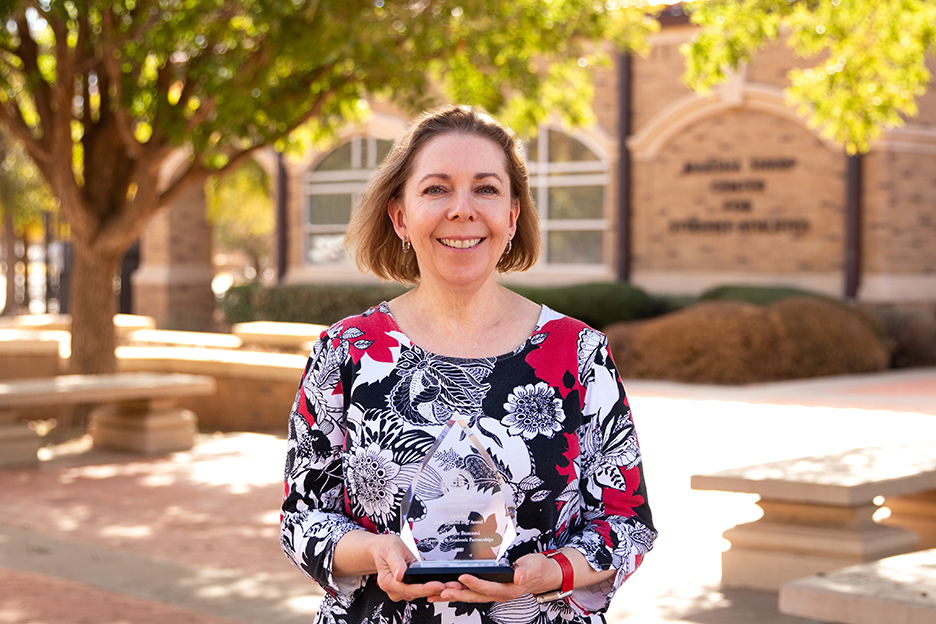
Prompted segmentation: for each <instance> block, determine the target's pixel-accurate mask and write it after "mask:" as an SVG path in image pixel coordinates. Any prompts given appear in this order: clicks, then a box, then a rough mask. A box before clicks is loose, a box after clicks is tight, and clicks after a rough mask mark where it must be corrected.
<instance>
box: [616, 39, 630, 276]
mask: <svg viewBox="0 0 936 624" xmlns="http://www.w3.org/2000/svg"><path fill="white" fill-rule="evenodd" d="M631 87H632V84H631V55H630V54H628V53H627V52H622V53H621V54H619V55H618V170H617V177H618V198H617V199H618V201H617V204H618V219H617V279H618V281H619V282H627V281H630V277H631V252H632V250H631V159H630V150H629V149H628V147H627V138H628V137H629V136H630V132H631V128H630V126H631V97H632V89H631Z"/></svg>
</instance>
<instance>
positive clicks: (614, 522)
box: [565, 330, 657, 613]
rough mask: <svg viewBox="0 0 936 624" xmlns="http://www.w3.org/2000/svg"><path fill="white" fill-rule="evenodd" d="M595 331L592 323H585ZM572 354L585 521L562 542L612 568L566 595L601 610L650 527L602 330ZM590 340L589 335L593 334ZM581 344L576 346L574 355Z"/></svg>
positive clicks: (635, 562)
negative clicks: (579, 391)
mask: <svg viewBox="0 0 936 624" xmlns="http://www.w3.org/2000/svg"><path fill="white" fill-rule="evenodd" d="M592 331H594V330H592ZM594 334H597V335H598V337H599V338H598V345H597V348H594V349H588V352H590V355H589V356H588V357H586V358H584V359H582V358H581V357H580V359H579V375H580V378H581V380H582V382H583V385H584V386H585V399H584V405H583V415H584V421H583V424H582V427H581V429H580V431H579V444H580V445H581V451H582V463H581V473H580V475H579V480H578V488H579V490H578V492H577V493H575V495H576V496H580V497H581V499H580V502H581V505H582V520H583V521H584V523H585V524H584V526H583V527H582V529H581V530H579V531H576V532H575V533H573V534H572V535H571V536H570V539H569V541H568V542H567V543H566V544H565V546H569V547H572V548H575V549H577V550H579V551H580V552H581V553H582V554H583V555H584V556H585V558H586V559H587V560H588V562H589V564H590V565H591V567H592V568H593V569H594V570H596V571H599V570H612V569H613V570H617V574H616V575H615V577H614V578H613V580H609V581H608V582H607V583H603V584H600V585H597V586H591V587H585V588H578V589H576V590H575V591H574V593H573V594H572V596H571V602H572V604H574V605H575V606H577V607H578V608H579V609H581V610H584V611H586V612H590V613H601V612H604V611H606V610H607V608H608V605H609V604H610V602H611V598H612V597H613V595H614V593H615V592H616V591H617V589H618V588H619V587H620V586H621V584H622V583H623V582H624V580H625V579H626V578H627V577H628V576H630V575H631V574H632V573H633V572H634V571H635V570H636V569H637V567H638V566H639V565H640V563H641V561H642V559H643V556H644V555H645V554H646V553H647V552H648V551H649V550H650V549H651V548H652V546H653V541H654V540H655V539H656V536H657V533H656V530H655V529H654V528H653V521H652V518H651V514H650V507H649V505H648V503H647V490H646V486H645V484H644V475H643V467H642V462H641V455H640V448H639V446H638V444H637V435H636V432H635V430H634V423H633V420H632V419H631V411H630V407H629V405H628V402H627V397H626V395H625V393H624V386H623V384H622V383H621V380H620V377H619V376H618V373H617V369H616V368H615V366H614V363H613V361H612V359H611V352H610V350H609V348H608V342H607V338H606V337H604V336H603V335H601V334H598V332H594ZM590 338H591V340H595V336H594V335H592V336H591V337H590ZM581 353H582V350H581V349H580V355H581Z"/></svg>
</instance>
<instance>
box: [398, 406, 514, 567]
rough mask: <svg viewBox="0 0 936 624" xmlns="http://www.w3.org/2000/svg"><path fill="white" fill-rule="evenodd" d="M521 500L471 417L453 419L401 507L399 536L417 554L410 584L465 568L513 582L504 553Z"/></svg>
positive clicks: (420, 469)
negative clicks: (468, 419)
mask: <svg viewBox="0 0 936 624" xmlns="http://www.w3.org/2000/svg"><path fill="white" fill-rule="evenodd" d="M516 517H517V513H516V507H515V505H514V500H513V495H512V492H511V489H510V486H509V485H507V484H505V483H504V481H503V478H502V477H501V474H500V472H499V471H498V470H497V467H496V466H495V464H494V460H493V459H491V456H490V454H489V453H488V452H487V450H486V449H485V448H484V446H483V445H482V444H481V442H480V441H479V440H478V438H477V436H476V435H475V434H474V433H473V432H472V431H471V429H470V428H469V427H468V425H467V424H466V423H465V421H464V420H463V419H462V418H461V417H460V416H458V415H457V414H456V415H453V417H452V418H451V419H450V420H449V421H448V423H447V424H446V425H445V427H444V428H443V429H442V432H441V433H440V434H439V437H438V438H436V441H435V443H434V444H433V446H432V447H431V448H430V449H429V452H428V453H426V458H425V459H424V460H423V462H422V465H421V466H420V467H419V469H418V470H417V471H416V475H415V476H414V477H413V483H412V484H411V485H410V488H409V492H408V493H407V494H406V495H405V496H404V498H403V502H402V504H401V506H400V519H401V522H400V523H401V527H400V537H401V538H402V539H403V542H404V543H405V544H406V545H407V547H409V549H410V550H411V551H412V553H413V555H415V556H416V560H415V561H414V562H413V563H411V564H410V567H409V568H408V569H407V571H406V574H405V575H404V577H403V582H404V583H428V582H429V581H442V582H446V581H456V580H458V577H459V576H460V575H462V574H471V575H472V576H476V577H478V578H481V579H485V580H489V581H497V582H502V583H509V582H510V581H512V580H513V569H512V568H511V567H510V563H509V562H508V561H507V559H506V558H505V557H504V555H505V553H506V552H507V549H508V548H509V547H510V545H511V544H512V543H513V541H514V540H515V539H516V537H517V525H516Z"/></svg>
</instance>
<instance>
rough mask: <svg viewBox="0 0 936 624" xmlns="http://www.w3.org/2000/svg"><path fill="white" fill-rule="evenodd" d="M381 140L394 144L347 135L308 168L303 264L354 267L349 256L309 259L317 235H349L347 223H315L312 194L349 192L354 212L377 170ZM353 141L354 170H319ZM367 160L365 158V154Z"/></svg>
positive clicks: (338, 267) (368, 137) (374, 138)
mask: <svg viewBox="0 0 936 624" xmlns="http://www.w3.org/2000/svg"><path fill="white" fill-rule="evenodd" d="M378 142H386V143H390V144H392V141H388V140H387V139H381V138H379V137H374V136H367V135H355V136H351V137H348V138H347V139H346V140H344V141H342V142H341V143H340V144H339V145H337V146H335V147H334V148H332V149H330V150H328V151H326V152H323V153H321V154H320V155H319V157H318V158H317V159H316V160H315V163H314V164H313V165H312V166H311V167H310V168H309V169H308V170H307V171H306V173H305V176H304V178H303V183H302V266H303V267H306V268H311V269H315V270H318V269H344V268H352V267H354V262H353V261H352V260H351V258H349V257H348V256H347V255H344V257H343V259H342V260H340V261H337V262H313V261H312V260H310V258H309V253H310V251H311V246H310V244H309V243H310V240H311V237H312V236H315V235H333V234H343V235H344V234H347V231H348V222H345V223H312V197H313V196H315V195H345V194H347V195H350V198H351V211H350V213H349V217H350V215H353V214H354V210H355V209H356V208H357V205H358V202H359V201H360V198H361V191H363V190H364V186H365V185H366V184H367V182H368V180H370V179H371V177H372V176H373V175H374V173H375V172H376V171H377V165H378V164H379V163H378V162H377V156H378V149H377V146H378ZM348 143H350V144H351V169H337V170H325V171H317V170H316V167H318V166H319V165H321V163H322V162H323V161H324V160H325V159H326V158H328V157H329V156H330V155H331V154H333V153H335V151H337V150H339V149H341V148H343V147H344V146H345V145H347V144H348ZM365 144H366V146H367V149H366V155H367V158H366V162H364V159H363V158H362V155H363V154H364V153H365V149H364V145H365Z"/></svg>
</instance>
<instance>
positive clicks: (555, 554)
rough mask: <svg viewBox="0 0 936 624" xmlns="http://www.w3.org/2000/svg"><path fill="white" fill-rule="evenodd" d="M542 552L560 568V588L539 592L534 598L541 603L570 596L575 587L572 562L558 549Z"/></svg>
mask: <svg viewBox="0 0 936 624" xmlns="http://www.w3.org/2000/svg"><path fill="white" fill-rule="evenodd" d="M542 554H544V555H546V556H547V557H549V558H550V559H553V560H554V561H556V562H557V563H558V564H559V567H560V568H562V589H560V590H559V591H556V592H549V593H546V594H540V595H538V596H537V597H536V600H537V601H538V602H541V603H542V602H552V601H553V600H559V599H560V598H566V597H567V596H571V595H572V589H573V587H575V569H574V568H573V567H572V562H571V561H569V558H568V557H566V556H565V554H563V552H562V551H560V550H547V551H544V552H543V553H542Z"/></svg>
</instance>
